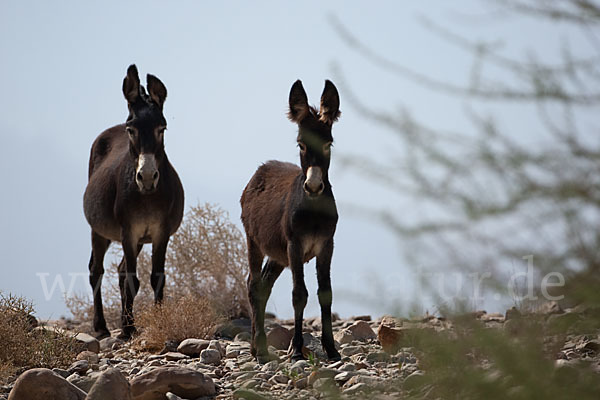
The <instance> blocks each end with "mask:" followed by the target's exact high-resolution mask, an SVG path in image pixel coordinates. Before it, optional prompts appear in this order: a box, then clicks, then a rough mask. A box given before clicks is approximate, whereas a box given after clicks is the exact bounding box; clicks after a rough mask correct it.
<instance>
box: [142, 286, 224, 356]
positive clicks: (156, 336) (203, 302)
mask: <svg viewBox="0 0 600 400" xmlns="http://www.w3.org/2000/svg"><path fill="white" fill-rule="evenodd" d="M135 317H136V323H137V325H138V327H139V328H140V332H141V333H140V336H139V337H138V343H140V344H141V345H142V347H143V348H145V349H147V350H159V349H161V348H162V347H163V346H164V344H165V342H166V341H176V342H180V341H182V340H184V339H187V338H197V339H207V338H210V337H212V335H213V334H214V333H215V329H216V327H217V325H218V324H219V323H221V322H222V321H223V318H222V317H221V316H220V315H219V314H217V312H216V311H215V307H214V305H213V304H212V302H211V301H209V300H208V299H206V298H204V297H197V296H194V295H191V294H188V295H185V296H183V297H179V298H178V299H167V300H165V301H164V302H163V303H162V304H160V305H149V306H142V307H140V309H139V310H138V311H137V312H136V313H135Z"/></svg>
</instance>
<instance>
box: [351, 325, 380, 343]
mask: <svg viewBox="0 0 600 400" xmlns="http://www.w3.org/2000/svg"><path fill="white" fill-rule="evenodd" d="M346 329H347V330H348V331H350V332H351V333H352V336H354V340H360V341H365V340H369V339H377V335H376V334H375V332H373V329H371V325H369V324H368V323H366V322H365V321H356V322H355V323H353V324H352V325H350V326H349V327H348V328H346Z"/></svg>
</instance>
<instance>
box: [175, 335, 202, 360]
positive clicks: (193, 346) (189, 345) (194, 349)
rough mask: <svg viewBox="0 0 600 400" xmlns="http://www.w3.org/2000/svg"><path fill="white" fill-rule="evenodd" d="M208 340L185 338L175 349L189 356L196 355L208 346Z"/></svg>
mask: <svg viewBox="0 0 600 400" xmlns="http://www.w3.org/2000/svg"><path fill="white" fill-rule="evenodd" d="M209 343H210V340H205V339H193V338H190V339H185V340H184V341H183V342H181V343H180V344H179V346H177V351H178V352H180V353H181V354H185V355H186V356H190V357H198V356H199V355H200V352H201V351H202V350H204V349H206V348H207V347H208V345H209Z"/></svg>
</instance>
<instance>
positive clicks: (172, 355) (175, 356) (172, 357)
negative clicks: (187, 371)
mask: <svg viewBox="0 0 600 400" xmlns="http://www.w3.org/2000/svg"><path fill="white" fill-rule="evenodd" d="M164 356H165V360H167V361H179V360H186V359H188V358H190V356H186V355H185V354H181V353H179V352H177V351H170V352H168V353H165V354H164Z"/></svg>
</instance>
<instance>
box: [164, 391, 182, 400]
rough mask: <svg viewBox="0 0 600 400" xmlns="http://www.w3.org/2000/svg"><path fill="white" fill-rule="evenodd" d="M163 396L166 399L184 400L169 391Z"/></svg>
mask: <svg viewBox="0 0 600 400" xmlns="http://www.w3.org/2000/svg"><path fill="white" fill-rule="evenodd" d="M165 397H166V398H167V400H185V399H182V398H181V397H179V396H177V395H176V394H173V393H171V392H167V394H165Z"/></svg>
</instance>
